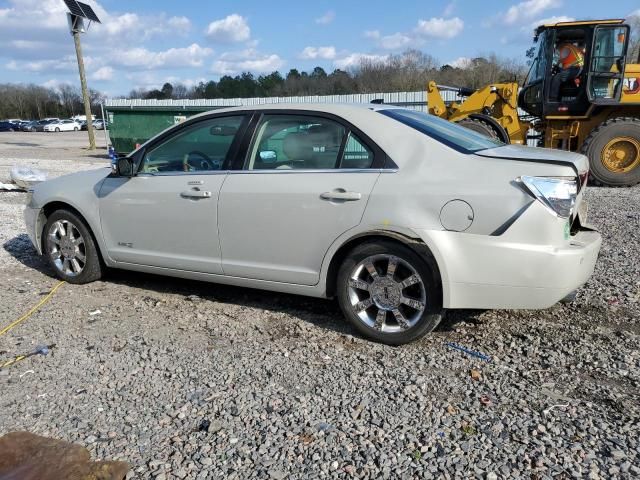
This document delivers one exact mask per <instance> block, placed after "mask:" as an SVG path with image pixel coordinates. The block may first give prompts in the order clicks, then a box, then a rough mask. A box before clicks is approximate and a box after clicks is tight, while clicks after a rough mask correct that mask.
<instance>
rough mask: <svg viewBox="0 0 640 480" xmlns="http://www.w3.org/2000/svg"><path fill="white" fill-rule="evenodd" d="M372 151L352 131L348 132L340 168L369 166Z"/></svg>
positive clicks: (371, 159)
mask: <svg viewBox="0 0 640 480" xmlns="http://www.w3.org/2000/svg"><path fill="white" fill-rule="evenodd" d="M372 163H373V152H372V151H371V149H370V148H369V147H367V146H366V145H365V144H364V143H363V142H362V141H361V140H360V139H359V138H358V137H357V136H356V135H355V134H354V133H353V132H349V136H348V137H347V143H346V144H345V146H344V154H343V156H342V162H341V163H340V168H371V164H372Z"/></svg>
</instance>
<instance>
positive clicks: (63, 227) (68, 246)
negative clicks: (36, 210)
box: [43, 210, 102, 283]
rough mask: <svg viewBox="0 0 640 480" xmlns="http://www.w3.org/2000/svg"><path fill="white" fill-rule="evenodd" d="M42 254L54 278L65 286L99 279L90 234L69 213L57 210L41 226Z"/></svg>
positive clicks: (99, 275)
mask: <svg viewBox="0 0 640 480" xmlns="http://www.w3.org/2000/svg"><path fill="white" fill-rule="evenodd" d="M43 243H44V253H45V255H46V256H47V260H48V261H49V264H50V265H51V267H52V268H53V269H54V270H55V272H56V275H57V276H58V277H60V278H61V279H62V280H66V281H67V282H69V283H88V282H93V281H94V280H98V279H99V278H100V277H101V276H102V263H101V260H100V254H99V253H98V249H97V247H96V244H95V241H94V239H93V236H92V235H91V232H90V231H89V229H88V228H87V226H86V225H85V223H84V222H83V221H82V219H80V218H78V216H77V215H75V214H74V213H73V212H70V211H68V210H57V211H55V212H54V213H53V214H51V215H50V216H49V218H48V219H47V223H46V225H45V227H44V242H43Z"/></svg>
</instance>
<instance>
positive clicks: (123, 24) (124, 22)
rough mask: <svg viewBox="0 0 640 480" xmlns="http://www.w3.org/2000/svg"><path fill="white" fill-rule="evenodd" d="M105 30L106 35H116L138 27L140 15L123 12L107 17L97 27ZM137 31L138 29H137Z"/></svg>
mask: <svg viewBox="0 0 640 480" xmlns="http://www.w3.org/2000/svg"><path fill="white" fill-rule="evenodd" d="M97 28H98V29H100V30H103V29H104V31H105V33H106V34H107V35H111V36H117V35H122V34H123V33H127V32H131V31H133V30H134V29H139V28H140V17H138V15H136V14H135V13H125V14H122V15H118V16H114V17H111V18H109V20H108V21H106V22H105V23H102V24H100V26H99V27H97ZM138 31H139V30H138Z"/></svg>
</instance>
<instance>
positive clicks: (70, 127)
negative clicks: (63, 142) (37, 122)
mask: <svg viewBox="0 0 640 480" xmlns="http://www.w3.org/2000/svg"><path fill="white" fill-rule="evenodd" d="M78 130H80V124H79V123H77V122H75V121H74V120H71V119H65V120H56V121H53V122H51V123H47V124H46V125H45V126H44V131H45V132H73V131H76V132H77V131H78Z"/></svg>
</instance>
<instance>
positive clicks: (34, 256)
mask: <svg viewBox="0 0 640 480" xmlns="http://www.w3.org/2000/svg"><path fill="white" fill-rule="evenodd" d="M2 248H4V249H5V251H6V252H7V253H9V255H11V256H12V257H13V258H15V259H16V260H18V261H19V262H20V263H21V264H23V265H24V266H26V267H29V268H33V269H34V270H37V271H39V272H40V273H42V274H44V275H46V276H48V277H53V276H54V273H53V271H52V270H51V268H50V267H49V264H48V263H47V261H46V260H45V258H44V257H43V256H41V255H38V252H37V251H36V249H35V248H34V247H33V245H32V244H31V239H30V238H29V236H28V235H27V234H26V233H21V234H20V235H18V236H16V237H13V238H12V239H10V240H7V241H6V242H4V243H3V244H2Z"/></svg>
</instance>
